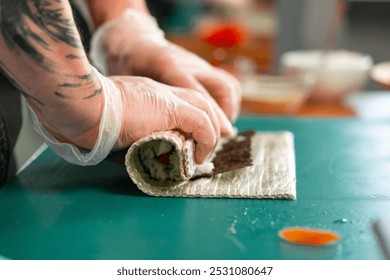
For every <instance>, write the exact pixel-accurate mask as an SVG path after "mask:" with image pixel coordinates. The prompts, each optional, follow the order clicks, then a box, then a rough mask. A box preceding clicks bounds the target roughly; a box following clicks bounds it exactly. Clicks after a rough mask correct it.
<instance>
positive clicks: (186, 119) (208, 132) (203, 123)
mask: <svg viewBox="0 0 390 280" xmlns="http://www.w3.org/2000/svg"><path fill="white" fill-rule="evenodd" d="M178 99H179V98H178ZM179 100H180V99H179ZM178 105H179V106H178V107H177V108H176V109H177V110H176V112H175V113H174V114H173V116H174V119H173V120H172V121H173V125H174V126H175V128H176V129H179V130H181V131H183V132H184V133H186V134H188V135H191V136H192V138H193V139H194V141H195V161H196V163H198V164H201V163H203V162H204V161H205V160H206V159H207V158H208V157H209V156H210V154H211V152H212V151H213V150H214V148H215V145H216V143H217V137H218V135H217V134H215V130H214V127H213V124H212V123H211V120H210V117H209V115H207V113H205V112H204V111H202V110H200V109H198V108H196V107H194V106H193V105H191V104H189V103H187V102H185V101H183V100H181V101H179V102H178Z"/></svg>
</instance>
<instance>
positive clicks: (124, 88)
mask: <svg viewBox="0 0 390 280" xmlns="http://www.w3.org/2000/svg"><path fill="white" fill-rule="evenodd" d="M97 76H98V78H99V80H100V83H101V85H102V88H103V94H104V108H103V112H102V117H101V122H100V126H99V135H98V138H97V140H96V143H95V144H94V145H93V149H92V150H90V151H88V150H86V149H82V148H79V146H78V143H77V142H73V143H72V144H70V143H62V142H60V141H58V140H57V138H58V135H56V137H57V138H56V137H54V136H53V133H51V132H49V130H48V129H46V128H45V127H44V126H43V125H42V123H41V122H40V121H39V120H38V118H37V116H36V114H35V113H34V111H33V110H31V108H30V111H29V112H30V118H31V119H32V121H33V124H34V128H35V130H36V131H37V132H38V133H39V134H40V135H41V136H42V137H43V138H44V140H45V142H46V143H47V144H48V145H49V146H50V147H51V148H52V149H53V150H54V151H55V152H56V153H57V154H59V155H60V156H61V157H63V158H65V159H66V160H67V161H69V162H71V163H74V164H78V165H94V164H97V163H99V162H100V161H102V160H103V159H105V158H106V157H107V155H108V154H109V153H110V152H111V150H112V149H113V148H114V149H118V150H119V149H124V148H127V147H129V146H130V145H131V143H133V142H134V141H136V140H138V139H139V138H141V137H143V136H146V135H148V134H150V133H151V132H154V131H163V130H171V129H177V130H179V131H181V132H183V133H184V134H186V135H187V136H189V137H192V138H193V139H194V140H195V160H196V162H197V163H202V162H203V161H204V160H205V159H206V158H207V156H208V155H209V154H210V153H211V152H212V150H213V149H214V147H215V145H216V142H217V139H218V136H219V134H220V125H219V121H218V119H217V116H216V114H215V112H214V110H213V108H212V105H211V104H210V103H209V102H208V101H207V100H205V99H204V98H201V96H200V95H198V94H196V93H194V91H193V90H190V89H183V88H175V87H171V86H167V85H164V84H160V83H158V82H156V81H153V80H151V79H148V78H142V77H122V76H114V77H110V78H106V77H104V76H103V75H101V74H100V73H98V72H97ZM68 118H71V116H68ZM61 129H62V131H63V128H61ZM51 131H56V128H55V127H51ZM73 133H74V132H73ZM83 134H88V132H86V131H80V132H79V135H83ZM81 137H82V136H81ZM70 138H72V137H67V139H70ZM78 139H79V140H80V141H81V140H82V139H80V138H78Z"/></svg>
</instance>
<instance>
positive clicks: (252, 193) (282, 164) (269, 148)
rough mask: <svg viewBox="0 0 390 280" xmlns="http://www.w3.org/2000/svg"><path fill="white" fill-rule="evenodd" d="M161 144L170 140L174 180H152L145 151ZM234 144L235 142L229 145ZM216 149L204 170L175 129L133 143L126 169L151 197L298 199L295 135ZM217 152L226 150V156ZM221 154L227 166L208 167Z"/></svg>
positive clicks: (249, 136)
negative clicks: (173, 160)
mask: <svg viewBox="0 0 390 280" xmlns="http://www.w3.org/2000/svg"><path fill="white" fill-rule="evenodd" d="M159 141H166V142H169V143H170V144H171V145H172V146H173V148H174V153H175V154H177V156H175V157H174V158H175V160H177V162H175V163H174V165H175V166H176V167H177V168H178V176H176V177H175V180H170V179H168V180H156V179H155V178H152V176H151V174H150V172H149V171H148V170H147V168H146V167H145V166H144V164H143V162H142V160H141V158H142V149H143V148H144V147H145V146H146V145H149V144H151V143H153V142H155V144H156V145H155V146H156V147H158V146H159V144H158V142H159ZM232 142H235V143H233V145H231V144H232ZM226 143H227V144H226ZM244 145H249V146H248V147H249V148H248V149H249V153H248V152H244V153H243V150H242V146H244ZM217 146H218V148H217V149H216V151H215V153H214V155H213V156H212V157H211V158H210V160H209V162H206V163H205V164H204V165H201V166H200V165H197V164H196V163H195V159H194V150H195V143H194V141H193V140H192V139H186V138H185V137H184V136H183V135H182V134H180V133H179V132H177V131H162V132H155V133H152V134H150V135H148V136H146V137H144V138H142V139H140V140H138V141H137V142H135V143H133V145H132V146H131V147H130V148H129V150H128V151H127V153H126V156H125V165H126V169H127V172H128V174H129V176H130V178H131V179H132V180H133V182H134V183H135V184H136V185H137V187H138V188H139V189H140V190H141V191H143V192H144V193H146V194H149V195H153V196H168V197H234V198H241V197H242V198H287V199H295V198H296V190H295V187H296V184H295V183H296V178H295V154H294V145H293V135H292V133H290V132H286V131H282V132H263V133H255V132H250V133H248V132H244V133H241V134H238V135H236V136H235V137H234V138H233V139H230V140H229V141H227V140H226V139H224V140H222V141H220V143H219V145H217ZM235 147H239V149H236V148H235ZM218 150H225V151H224V153H222V154H221V155H222V156H221V155H218ZM157 154H158V153H157ZM218 156H220V158H219V159H220V161H222V162H223V164H222V165H219V166H218V163H217V161H216V160H214V163H216V164H217V165H216V166H214V164H210V163H211V161H212V160H213V159H217V158H218ZM237 162H239V164H237ZM210 166H211V168H210Z"/></svg>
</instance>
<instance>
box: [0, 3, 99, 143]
mask: <svg viewBox="0 0 390 280" xmlns="http://www.w3.org/2000/svg"><path fill="white" fill-rule="evenodd" d="M0 3H1V11H0V13H1V14H0V25H1V26H0V27H1V32H0V50H1V51H0V66H1V68H2V70H3V71H4V72H5V73H6V74H7V75H8V76H9V78H10V79H12V80H13V83H14V84H15V85H16V86H17V87H18V88H19V89H20V90H21V91H22V93H23V94H24V96H25V97H26V99H27V101H28V103H29V105H30V106H31V107H32V108H33V110H34V112H35V113H36V114H37V116H38V118H39V120H40V121H41V122H42V123H43V124H44V126H45V127H46V128H47V129H48V130H49V131H51V132H52V133H54V132H55V133H54V134H55V136H56V137H57V138H58V139H59V140H62V141H68V142H70V141H71V142H74V143H77V145H79V146H81V147H84V148H87V149H91V148H92V147H93V145H94V143H95V140H96V137H97V135H98V130H99V122H100V119H101V113H102V108H103V96H102V94H101V93H102V88H101V85H100V82H99V80H98V78H97V77H96V75H95V72H94V71H93V68H92V67H91V65H90V64H89V62H88V59H87V57H86V54H85V52H84V50H83V47H82V44H81V40H80V36H79V34H78V32H77V29H76V26H75V23H74V20H73V17H72V11H71V7H70V5H69V3H68V1H13V0H1V2H0ZM92 108H93V109H92ZM85 114H88V117H86V116H85ZM69 116H71V117H69ZM80 131H84V132H85V133H83V134H80Z"/></svg>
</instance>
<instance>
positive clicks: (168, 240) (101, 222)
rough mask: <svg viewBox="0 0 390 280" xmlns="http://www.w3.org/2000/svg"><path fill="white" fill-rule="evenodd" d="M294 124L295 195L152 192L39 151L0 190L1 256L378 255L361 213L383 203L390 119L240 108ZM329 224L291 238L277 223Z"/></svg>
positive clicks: (248, 123)
mask: <svg viewBox="0 0 390 280" xmlns="http://www.w3.org/2000/svg"><path fill="white" fill-rule="evenodd" d="M236 125H237V127H238V128H239V129H240V130H247V129H256V130H258V131H278V130H289V131H291V132H293V133H294V135H295V152H296V172H297V200H295V201H293V200H255V199H221V198H215V199H214V198H156V197H150V196H147V195H144V194H143V193H142V192H140V191H139V190H138V189H137V188H136V186H135V185H134V184H133V183H132V182H131V180H130V179H129V177H128V175H127V173H126V170H125V169H124V168H123V167H122V166H120V165H117V164H115V163H112V162H103V163H101V164H99V165H97V166H92V167H80V166H74V165H71V164H68V163H66V162H65V161H64V160H62V159H60V158H59V157H58V156H56V155H55V154H53V152H51V151H50V150H49V149H47V150H45V151H44V152H43V153H42V154H41V155H40V156H39V157H38V158H37V159H36V160H35V161H33V162H32V163H31V164H30V165H29V166H28V167H27V168H26V169H24V171H22V172H21V173H20V174H19V175H18V176H16V177H15V178H14V179H13V180H12V181H11V182H10V183H9V184H8V185H6V186H5V187H3V188H2V189H0V213H1V215H0V255H3V256H4V257H6V258H10V259H77V260H80V259H117V260H118V259H270V260H275V259H381V258H383V256H382V254H381V250H380V248H379V247H378V242H377V240H376V238H375V236H374V233H373V231H372V223H373V222H374V221H375V220H376V219H377V218H378V217H380V216H383V215H387V216H389V213H390V121H362V120H353V119H329V120H323V119H322V120H309V119H287V118H272V119H271V118H256V117H242V118H240V119H239V120H238V122H237V123H236ZM291 226H302V227H311V228H320V229H328V230H333V231H336V232H338V233H339V234H340V235H341V236H342V239H341V240H340V241H339V242H337V243H335V244H333V245H330V246H323V247H307V246H299V245H292V244H289V243H287V242H286V241H284V240H281V239H280V238H279V237H278V231H279V230H280V229H283V228H285V227H291Z"/></svg>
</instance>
